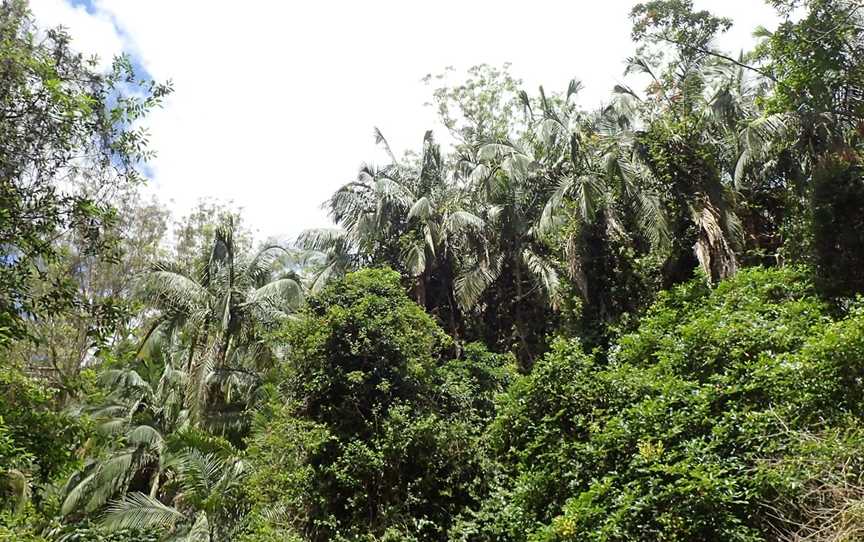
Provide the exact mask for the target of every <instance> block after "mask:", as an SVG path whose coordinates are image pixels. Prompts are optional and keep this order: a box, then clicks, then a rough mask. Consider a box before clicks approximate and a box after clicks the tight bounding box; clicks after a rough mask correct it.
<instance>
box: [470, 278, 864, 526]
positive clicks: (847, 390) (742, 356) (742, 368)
mask: <svg viewBox="0 0 864 542" xmlns="http://www.w3.org/2000/svg"><path fill="white" fill-rule="evenodd" d="M806 276H807V274H806V273H805V272H804V271H801V270H794V269H784V270H772V271H768V270H763V269H752V270H748V271H744V272H742V273H740V274H739V275H738V276H736V277H735V278H733V279H731V280H729V281H726V282H724V283H722V284H720V285H719V286H718V287H717V288H716V289H714V290H710V289H708V288H707V287H705V286H704V285H703V283H701V282H692V283H689V284H687V285H684V286H682V287H679V288H677V289H676V290H674V291H672V292H668V293H664V294H662V295H661V296H660V298H659V301H658V302H657V303H656V304H655V305H654V306H653V307H652V308H651V310H650V311H649V312H648V314H647V315H646V317H645V319H644V320H643V322H642V324H641V325H640V327H639V329H638V331H636V332H635V333H632V334H630V335H626V336H624V337H622V338H621V339H620V340H619V341H618V344H617V345H616V346H615V347H613V348H612V350H611V352H610V353H609V356H608V358H609V361H608V363H607V364H600V363H599V362H597V361H595V359H594V358H593V357H592V356H590V355H587V354H586V353H584V352H583V350H582V348H581V346H580V345H579V344H578V342H574V341H569V342H567V341H559V342H558V343H557V344H556V345H555V348H554V349H553V351H552V352H550V354H549V355H547V356H546V358H545V359H544V360H543V361H542V362H541V363H539V364H538V365H537V367H536V368H535V371H534V372H533V373H532V374H530V375H528V376H525V377H523V378H521V379H520V380H519V381H518V382H516V383H515V384H514V385H513V387H512V388H511V389H510V391H509V393H508V394H507V396H506V397H505V398H503V399H502V400H501V402H500V405H499V412H498V416H497V418H496V419H495V420H494V421H493V422H492V424H491V426H490V429H489V431H488V439H487V452H486V453H487V454H489V456H490V458H491V459H492V460H494V461H495V462H497V465H495V466H494V467H493V469H494V470H493V472H490V473H487V476H488V477H490V478H494V479H495V480H497V482H496V483H495V485H494V487H493V489H492V490H491V491H490V492H489V494H488V495H487V497H486V499H485V501H484V504H483V505H482V506H481V507H479V508H477V509H475V510H474V511H473V512H472V513H471V514H469V515H466V516H465V517H466V519H465V520H464V521H463V522H462V523H461V524H460V525H459V526H458V529H457V532H456V536H457V538H461V539H465V540H468V539H470V540H532V541H562V540H580V541H582V540H596V541H625V540H627V541H632V540H645V541H649V540H651V541H655V540H682V541H683V540H717V541H721V540H722V541H751V540H752V541H756V540H766V539H772V538H771V537H772V536H773V534H772V533H775V529H776V528H780V529H784V528H789V525H778V524H777V523H778V522H777V520H776V519H774V518H773V516H774V515H776V508H777V506H783V505H788V504H789V503H794V502H797V501H798V500H799V499H798V498H799V497H800V496H802V495H803V493H802V491H803V489H802V488H803V487H805V486H806V484H805V483H804V482H805V480H808V479H812V476H813V474H812V473H806V472H803V471H802V470H801V469H798V470H796V469H793V468H790V467H789V461H790V460H792V459H793V458H794V457H796V454H798V453H799V452H800V446H799V444H800V437H799V435H800V434H801V432H825V431H835V430H840V429H838V428H846V427H849V423H850V422H849V419H850V416H852V417H860V416H861V415H862V414H864V404H862V398H861V390H860V382H861V379H862V377H864V317H862V316H861V315H860V314H858V313H855V314H853V315H851V316H850V317H849V318H847V319H846V320H844V321H842V322H838V323H831V322H830V320H829V318H828V317H827V316H826V315H827V312H828V311H827V307H826V306H825V305H824V304H823V303H822V302H821V301H820V300H819V298H818V297H816V296H815V295H814V293H813V288H812V286H811V284H810V283H809V282H808V281H807V279H806ZM859 451H860V452H862V453H864V450H859ZM846 453H848V451H847V452H846ZM829 463H830V462H829ZM769 507H770V508H769ZM803 513H804V512H802V511H800V510H798V511H795V510H792V509H790V512H789V514H788V517H789V518H795V517H797V518H798V519H800V516H801V514H803ZM796 514H797V516H796ZM781 523H782V522H781Z"/></svg>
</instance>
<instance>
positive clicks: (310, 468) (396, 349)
mask: <svg viewBox="0 0 864 542" xmlns="http://www.w3.org/2000/svg"><path fill="white" fill-rule="evenodd" d="M283 337H284V338H283V340H284V341H285V343H286V347H287V348H288V349H289V352H290V354H289V362H288V363H287V364H286V366H285V375H284V379H283V380H282V389H283V394H284V401H285V402H284V404H276V405H274V407H273V409H274V411H273V412H272V413H271V414H269V415H267V416H264V417H262V418H261V420H260V422H259V430H258V432H257V434H256V436H255V437H254V439H253V442H252V445H251V446H250V448H249V456H250V458H251V460H252V462H253V465H254V467H255V474H254V475H253V478H252V482H251V484H250V485H251V489H250V491H251V492H252V495H253V496H254V498H255V499H256V500H257V502H258V507H257V509H256V511H255V513H254V514H253V517H252V526H251V527H250V530H251V531H252V532H253V533H254V534H250V535H249V540H267V539H268V538H267V537H268V536H270V537H276V536H285V537H288V536H298V537H302V538H303V539H304V540H321V541H324V540H368V539H371V538H368V537H383V538H381V539H382V540H444V539H445V538H446V532H447V527H448V525H449V524H450V522H451V521H452V518H453V517H454V516H455V515H456V514H458V512H459V511H460V510H461V509H462V507H464V506H465V505H466V504H468V503H471V502H472V495H471V491H470V490H471V489H472V487H473V486H474V484H475V483H476V481H475V478H476V476H477V474H478V473H479V464H478V460H479V458H478V456H477V455H476V454H475V453H474V450H475V449H476V446H477V438H478V436H479V433H480V431H481V430H482V427H483V425H484V424H485V422H486V421H487V420H488V419H489V418H490V417H491V416H492V414H493V411H492V405H493V403H492V397H493V395H494V394H495V393H496V392H498V391H500V390H502V389H503V386H504V384H505V383H506V381H507V380H508V378H509V374H511V372H510V370H508V367H507V366H506V365H505V364H504V361H506V360H507V358H506V357H505V358H503V359H502V357H501V356H497V355H491V354H487V353H486V352H485V351H484V350H483V349H482V348H481V347H479V346H471V347H469V348H468V349H467V350H466V359H465V360H456V361H450V362H446V363H445V362H444V361H443V360H442V358H441V356H442V352H443V350H444V348H445V347H446V345H447V339H446V336H445V335H444V334H443V332H442V331H441V330H440V329H439V328H438V327H437V325H436V324H435V323H434V322H433V321H432V320H431V318H430V317H429V316H428V315H426V314H425V313H424V312H423V311H422V309H420V307H418V306H417V305H415V304H414V303H413V302H411V301H410V300H409V299H408V298H407V296H406V295H405V293H404V290H403V288H402V287H401V286H400V281H399V275H398V274H396V273H395V272H392V271H388V270H366V271H360V272H356V273H352V274H349V275H347V276H346V278H345V279H343V280H340V281H338V282H336V283H334V284H333V285H331V286H330V287H328V288H327V289H326V290H325V291H324V292H322V293H321V294H320V295H319V296H316V297H314V298H312V299H310V301H309V308H308V309H307V311H306V313H305V314H304V315H303V317H301V319H300V321H299V322H297V323H296V324H293V325H291V326H290V327H289V328H288V330H287V331H286V332H285V334H284V336H283ZM511 363H512V361H511ZM292 533H293V534H292Z"/></svg>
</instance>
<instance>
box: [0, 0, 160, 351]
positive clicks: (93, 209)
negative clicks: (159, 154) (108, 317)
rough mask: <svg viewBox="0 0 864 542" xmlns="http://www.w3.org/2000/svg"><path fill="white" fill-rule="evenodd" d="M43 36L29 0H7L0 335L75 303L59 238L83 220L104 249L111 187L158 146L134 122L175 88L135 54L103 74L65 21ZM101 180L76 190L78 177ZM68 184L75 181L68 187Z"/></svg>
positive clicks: (0, 121)
mask: <svg viewBox="0 0 864 542" xmlns="http://www.w3.org/2000/svg"><path fill="white" fill-rule="evenodd" d="M45 36H46V37H45V39H40V38H39V37H38V30H37V28H36V26H35V23H34V22H33V20H32V18H31V16H30V14H29V12H28V10H27V4H26V2H24V1H23V0H13V1H9V2H3V4H2V6H0V43H2V46H0V59H2V68H0V80H2V83H0V141H2V143H0V246H2V249H0V250H2V254H0V285H2V286H0V344H2V345H6V344H7V343H8V342H9V341H10V340H12V339H20V338H23V337H24V336H25V335H26V327H25V322H26V321H27V319H31V318H34V317H39V316H41V315H44V314H54V313H57V312H59V311H61V310H62V309H64V308H65V307H68V306H70V305H71V304H74V302H75V298H76V296H75V290H74V286H73V285H72V284H70V283H69V282H67V281H65V280H63V279H62V278H61V277H57V276H55V277H53V280H52V284H51V287H50V288H44V289H35V290H34V285H36V284H38V283H39V281H44V280H46V278H47V277H46V266H47V265H48V264H50V263H51V262H52V261H54V260H55V259H56V256H57V252H58V248H57V247H56V245H55V244H54V240H55V238H56V237H57V236H58V235H62V234H63V232H64V231H67V230H70V229H72V230H76V231H77V233H78V234H79V235H80V237H81V239H82V240H85V241H86V244H85V245H84V247H85V249H86V251H88V253H93V254H97V253H100V254H101V253H104V252H105V250H106V245H105V239H104V238H103V236H102V233H103V231H104V226H105V225H106V224H110V223H111V221H113V220H114V219H115V213H114V211H113V210H112V209H111V207H110V206H109V205H107V204H105V202H104V201H103V199H102V198H103V197H104V194H105V193H106V192H110V191H111V189H112V187H115V186H123V185H128V184H129V183H135V182H137V181H139V180H140V175H139V173H138V172H137V169H136V168H137V166H138V164H139V163H140V162H141V161H142V160H145V159H147V158H148V157H149V156H150V155H151V154H150V152H149V151H148V150H147V148H146V131H144V129H143V128H138V127H137V124H138V121H140V120H141V119H142V118H143V117H144V116H145V115H146V114H147V112H148V111H149V110H151V109H152V108H154V107H157V106H158V105H159V103H160V101H161V99H162V98H163V97H164V96H165V95H166V94H168V93H169V92H170V91H171V88H170V86H168V85H159V84H155V83H153V82H146V81H138V80H136V79H135V75H134V73H133V71H132V68H131V63H130V62H129V60H128V59H126V58H123V57H120V58H118V59H116V60H115V62H114V65H113V68H112V70H111V71H110V72H109V73H107V74H104V75H103V74H100V73H98V72H97V71H96V70H95V59H93V60H85V59H84V58H82V56H81V55H80V54H76V53H75V52H74V51H72V50H71V49H70V47H69V36H68V35H67V34H66V33H65V32H64V31H62V30H60V29H53V30H48V31H46V33H45ZM81 179H88V180H89V182H90V183H91V185H96V186H100V187H101V190H100V192H99V193H97V194H86V193H81V192H80V191H78V190H76V186H77V183H78V181H79V180H81ZM70 187H71V188H70Z"/></svg>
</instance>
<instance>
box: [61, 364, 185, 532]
mask: <svg viewBox="0 0 864 542" xmlns="http://www.w3.org/2000/svg"><path fill="white" fill-rule="evenodd" d="M101 379H102V383H103V385H105V386H107V387H108V388H109V389H111V392H110V394H109V395H108V397H107V398H106V400H105V402H104V403H103V404H101V405H98V406H96V407H95V408H92V409H91V410H92V415H93V417H94V419H95V420H96V421H97V423H98V424H99V425H98V430H99V432H100V433H102V434H103V435H105V436H108V437H114V441H115V443H116V445H115V447H113V448H111V449H110V450H109V451H108V453H107V454H106V455H104V456H102V457H98V458H96V459H95V460H91V461H90V462H88V463H87V464H86V465H85V466H84V467H83V468H82V469H81V470H79V471H78V472H77V473H75V474H74V475H73V476H71V477H70V479H69V481H68V482H67V484H66V492H65V493H66V497H65V500H64V502H63V506H62V509H61V512H62V514H63V515H64V516H66V515H69V514H73V513H91V512H95V511H97V510H99V509H101V508H102V507H103V506H104V505H105V503H106V502H107V501H108V500H109V499H111V498H112V497H113V496H115V495H118V494H123V493H125V492H126V491H128V490H129V488H130V487H131V486H132V485H133V484H137V485H138V486H139V487H143V486H146V487H147V491H148V493H149V494H150V495H151V496H155V495H156V494H157V493H158V491H159V489H160V487H161V482H162V480H163V478H164V474H165V469H166V465H167V461H166V457H167V454H168V449H169V446H168V440H169V439H170V438H171V435H172V434H173V433H174V432H176V431H179V430H180V429H181V428H182V427H184V426H188V410H187V409H185V408H184V407H183V402H184V401H183V396H184V394H185V389H186V380H187V375H186V374H185V373H184V372H183V371H182V370H178V369H176V368H175V367H173V366H172V363H171V362H167V363H165V366H164V370H163V372H162V375H161V377H160V378H159V381H158V384H157V385H156V386H153V385H151V384H150V383H149V382H147V381H146V380H145V379H144V378H142V376H141V375H140V374H139V372H138V371H136V370H134V369H131V368H124V369H112V370H108V371H105V372H104V373H103V374H102V375H101Z"/></svg>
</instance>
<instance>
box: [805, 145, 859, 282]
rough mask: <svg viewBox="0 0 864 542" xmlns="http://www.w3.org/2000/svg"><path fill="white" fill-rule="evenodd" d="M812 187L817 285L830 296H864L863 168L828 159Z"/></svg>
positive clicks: (855, 164) (819, 169)
mask: <svg viewBox="0 0 864 542" xmlns="http://www.w3.org/2000/svg"><path fill="white" fill-rule="evenodd" d="M813 183H814V186H813V196H812V198H813V204H812V207H813V219H812V220H813V247H814V259H815V261H814V263H815V265H816V276H817V277H818V282H819V284H820V286H821V287H822V289H823V290H824V291H825V293H827V294H828V295H831V296H853V295H855V294H856V293H860V292H864V272H862V270H864V174H862V167H861V165H860V164H858V163H855V162H851V163H850V162H848V161H846V160H844V159H842V158H841V157H837V156H830V157H827V158H826V159H824V160H823V161H822V162H821V163H820V164H819V167H818V168H817V169H816V172H815V175H814V179H813Z"/></svg>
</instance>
